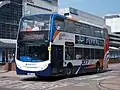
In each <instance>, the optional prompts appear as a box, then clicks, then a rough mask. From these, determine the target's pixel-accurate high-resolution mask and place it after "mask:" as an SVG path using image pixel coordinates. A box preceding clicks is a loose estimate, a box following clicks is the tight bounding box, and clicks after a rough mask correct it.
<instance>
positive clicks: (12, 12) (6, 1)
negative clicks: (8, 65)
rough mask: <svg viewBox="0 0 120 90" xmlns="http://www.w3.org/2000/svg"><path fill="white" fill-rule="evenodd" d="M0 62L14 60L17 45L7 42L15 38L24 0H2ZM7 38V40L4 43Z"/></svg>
mask: <svg viewBox="0 0 120 90" xmlns="http://www.w3.org/2000/svg"><path fill="white" fill-rule="evenodd" d="M0 2H1V5H0V39H4V40H2V41H1V42H0V63H4V62H12V61H14V53H15V45H13V46H11V45H12V44H10V43H7V42H12V41H11V40H15V39H16V37H17V32H18V25H19V21H20V18H21V16H22V0H0ZM5 40H7V42H5V43H3V42H4V41H5Z"/></svg>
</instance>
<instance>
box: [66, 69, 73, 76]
mask: <svg viewBox="0 0 120 90" xmlns="http://www.w3.org/2000/svg"><path fill="white" fill-rule="evenodd" d="M66 75H67V76H71V75H72V69H71V68H66Z"/></svg>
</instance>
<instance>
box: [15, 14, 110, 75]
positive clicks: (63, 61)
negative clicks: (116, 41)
mask: <svg viewBox="0 0 120 90" xmlns="http://www.w3.org/2000/svg"><path fill="white" fill-rule="evenodd" d="M108 53H109V38H108V31H107V29H105V28H104V27H98V26H95V25H91V24H87V23H85V22H78V21H76V20H73V19H70V18H68V17H65V16H62V15H59V14H38V15H31V16H25V17H22V18H21V21H20V25H19V30H18V36H17V45H16V56H15V57H16V59H15V61H16V72H17V74H18V75H36V76H37V77H39V76H58V75H73V74H80V73H85V72H93V71H95V72H100V71H102V70H105V69H106V68H107V67H108V64H107V62H108V60H109V58H108Z"/></svg>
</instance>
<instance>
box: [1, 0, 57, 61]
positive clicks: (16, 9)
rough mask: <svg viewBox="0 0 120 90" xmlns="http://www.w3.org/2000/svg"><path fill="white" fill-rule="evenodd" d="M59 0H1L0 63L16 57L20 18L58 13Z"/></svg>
mask: <svg viewBox="0 0 120 90" xmlns="http://www.w3.org/2000/svg"><path fill="white" fill-rule="evenodd" d="M57 9H58V0H0V63H4V62H7V61H9V60H11V59H14V53H15V45H16V37H17V32H18V25H19V21H20V18H21V17H22V16H24V15H32V14H38V13H39V14H40V13H47V14H48V13H56V12H57Z"/></svg>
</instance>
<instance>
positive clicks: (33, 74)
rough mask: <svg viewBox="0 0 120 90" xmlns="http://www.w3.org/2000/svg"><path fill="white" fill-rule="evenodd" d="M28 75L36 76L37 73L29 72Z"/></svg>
mask: <svg viewBox="0 0 120 90" xmlns="http://www.w3.org/2000/svg"><path fill="white" fill-rule="evenodd" d="M27 75H28V76H35V73H27Z"/></svg>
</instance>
